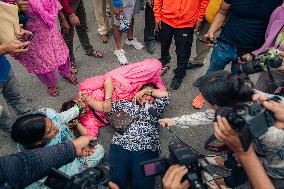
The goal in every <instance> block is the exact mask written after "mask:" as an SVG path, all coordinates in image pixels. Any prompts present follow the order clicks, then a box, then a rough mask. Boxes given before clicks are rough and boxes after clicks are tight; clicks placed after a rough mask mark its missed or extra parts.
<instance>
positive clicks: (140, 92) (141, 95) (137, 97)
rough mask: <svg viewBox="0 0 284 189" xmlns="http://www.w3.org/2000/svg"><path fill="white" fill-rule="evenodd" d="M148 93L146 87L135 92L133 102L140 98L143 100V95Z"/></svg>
mask: <svg viewBox="0 0 284 189" xmlns="http://www.w3.org/2000/svg"><path fill="white" fill-rule="evenodd" d="M145 93H146V90H145V89H143V90H141V91H139V92H137V93H136V94H135V96H134V97H133V102H137V101H138V102H140V100H141V98H142V97H143V95H144V94H145Z"/></svg>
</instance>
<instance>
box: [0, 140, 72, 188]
mask: <svg viewBox="0 0 284 189" xmlns="http://www.w3.org/2000/svg"><path fill="white" fill-rule="evenodd" d="M75 157H76V151H75V147H74V145H73V144H72V143H71V142H65V143H62V144H57V145H55V146H50V147H45V148H39V149H34V150H29V151H23V152H20V153H17V154H13V155H10V156H5V157H1V158H0V188H1V189H2V188H24V187H26V186H27V185H29V184H31V183H33V182H35V181H37V180H39V179H41V178H43V177H45V176H47V175H48V173H49V172H50V170H51V168H52V167H54V168H59V167H61V166H63V165H66V164H68V163H70V162H72V161H73V160H74V159H75ZM4 184H10V186H11V187H4Z"/></svg>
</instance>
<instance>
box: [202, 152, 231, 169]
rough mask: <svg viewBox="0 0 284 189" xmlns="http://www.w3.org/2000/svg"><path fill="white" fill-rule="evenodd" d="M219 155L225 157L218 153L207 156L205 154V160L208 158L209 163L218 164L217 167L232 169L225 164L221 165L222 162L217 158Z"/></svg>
mask: <svg viewBox="0 0 284 189" xmlns="http://www.w3.org/2000/svg"><path fill="white" fill-rule="evenodd" d="M217 157H220V158H223V157H221V156H218V155H207V156H205V160H206V161H207V162H208V163H209V164H211V165H214V166H216V167H221V168H223V169H226V170H231V169H229V168H227V167H225V166H224V165H220V164H219V163H218V162H217V161H216V159H215V158H217ZM223 159H224V158H223Z"/></svg>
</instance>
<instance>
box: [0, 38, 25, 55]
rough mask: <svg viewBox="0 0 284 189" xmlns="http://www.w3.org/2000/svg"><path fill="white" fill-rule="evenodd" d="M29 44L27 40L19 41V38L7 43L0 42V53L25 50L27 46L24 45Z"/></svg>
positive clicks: (22, 51) (13, 52)
mask: <svg viewBox="0 0 284 189" xmlns="http://www.w3.org/2000/svg"><path fill="white" fill-rule="evenodd" d="M29 44H30V42H29V41H27V42H21V41H19V40H13V41H10V42H9V43H7V44H0V55H5V54H15V53H24V52H27V51H28V48H26V47H28V46H29Z"/></svg>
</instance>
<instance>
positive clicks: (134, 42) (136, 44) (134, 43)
mask: <svg viewBox="0 0 284 189" xmlns="http://www.w3.org/2000/svg"><path fill="white" fill-rule="evenodd" d="M125 44H126V45H132V46H133V47H134V48H135V49H137V50H142V49H143V47H144V46H143V45H142V44H141V43H140V42H139V41H138V40H137V39H136V38H133V39H132V40H131V41H129V40H128V39H126V41H125Z"/></svg>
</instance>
